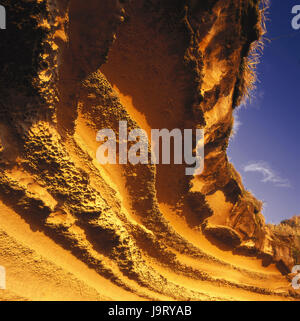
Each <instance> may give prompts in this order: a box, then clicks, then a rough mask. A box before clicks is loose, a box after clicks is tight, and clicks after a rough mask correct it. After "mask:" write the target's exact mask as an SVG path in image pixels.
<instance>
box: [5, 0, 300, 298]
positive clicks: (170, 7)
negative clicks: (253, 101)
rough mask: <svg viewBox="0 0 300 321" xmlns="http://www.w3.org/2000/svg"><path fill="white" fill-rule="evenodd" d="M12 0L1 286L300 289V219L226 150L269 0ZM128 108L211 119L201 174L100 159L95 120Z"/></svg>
mask: <svg viewBox="0 0 300 321" xmlns="http://www.w3.org/2000/svg"><path fill="white" fill-rule="evenodd" d="M2 4H3V5H4V6H5V7H6V9H7V14H8V16H9V17H10V19H9V21H8V24H7V30H6V31H5V32H1V37H2V38H1V43H0V47H1V48H0V49H1V51H0V52H1V54H0V60H1V61H0V68H1V73H0V74H1V76H0V91H1V104H0V265H2V266H4V267H6V270H7V290H5V291H0V299H1V300H41V299H43V300H44V299H46V300H295V299H297V298H299V294H297V292H296V291H294V290H293V289H292V287H291V282H290V281H291V275H289V273H290V270H291V268H292V267H293V265H295V264H296V263H297V262H298V260H299V245H300V244H299V229H298V228H299V224H298V223H297V222H298V221H297V220H296V219H295V220H296V221H297V222H296V221H295V222H296V223H297V224H296V223H295V224H296V225H297V227H295V226H294V225H295V224H294V225H293V224H292V223H293V222H294V221H293V220H292V221H289V222H290V223H291V224H289V223H286V222H285V223H283V225H280V226H279V227H276V226H275V227H274V226H271V225H270V226H269V225H266V224H265V222H264V218H263V216H262V214H261V207H262V204H261V202H260V201H258V200H256V199H255V198H254V197H253V196H252V195H251V194H250V193H249V192H248V191H246V190H245V188H244V187H243V184H242V179H241V177H240V175H239V174H238V173H237V172H236V171H235V169H234V168H233V166H232V165H231V164H230V162H229V161H228V158H227V155H226V148H227V145H228V142H229V138H230V135H231V133H232V128H233V123H234V119H233V110H234V108H237V107H238V105H239V104H240V103H241V101H242V100H243V99H244V98H245V96H247V95H248V92H249V90H251V87H252V86H253V81H254V78H255V75H254V72H253V71H252V70H251V61H252V60H251V59H253V58H251V53H252V54H253V51H254V50H255V48H256V47H257V46H259V44H260V43H259V42H258V41H259V40H260V37H261V36H262V34H263V32H264V28H263V9H262V8H263V6H261V7H260V6H259V1H258V0H251V1H250V0H247V1H245V0H231V1H223V0H210V1H208V0H206V1H192V0H191V1H183V0H165V1H159V0H132V1H118V0H101V1H99V0H85V1H82V0H31V1H30V0H26V1H25V0H16V1H14V2H12V1H9V0H3V1H2ZM261 5H263V4H261ZM260 8H261V9H260ZM120 120H126V121H127V122H128V128H129V129H133V128H142V129H144V130H145V131H146V132H147V133H149V132H150V130H151V129H152V128H154V129H162V128H167V129H169V130H171V129H173V128H180V129H184V128H192V129H196V128H204V129H205V169H204V172H203V174H202V175H200V176H196V177H191V176H186V175H185V167H186V165H156V166H155V165H151V164H149V165H136V166H133V165H131V164H127V165H100V164H99V163H98V162H97V160H96V151H97V148H98V147H99V143H98V142H97V141H96V134H97V131H98V130H99V129H102V128H111V129H113V130H115V131H116V132H117V131H118V124H119V121H120ZM286 226H289V228H288V229H289V231H285V228H284V227H286Z"/></svg>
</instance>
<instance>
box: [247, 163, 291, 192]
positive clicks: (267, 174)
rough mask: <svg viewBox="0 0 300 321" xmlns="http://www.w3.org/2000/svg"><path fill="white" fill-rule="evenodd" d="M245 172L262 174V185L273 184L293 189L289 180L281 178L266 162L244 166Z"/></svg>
mask: <svg viewBox="0 0 300 321" xmlns="http://www.w3.org/2000/svg"><path fill="white" fill-rule="evenodd" d="M243 169H244V171H245V172H258V173H261V174H262V179H261V182H262V183H272V184H274V185H275V186H277V187H286V188H289V187H291V183H290V181H289V180H288V179H286V178H282V177H280V176H279V175H278V174H277V173H276V172H275V171H274V170H273V169H272V168H271V167H270V166H269V165H268V164H267V163H266V162H262V161H260V162H251V163H249V164H248V165H246V166H244V168H243Z"/></svg>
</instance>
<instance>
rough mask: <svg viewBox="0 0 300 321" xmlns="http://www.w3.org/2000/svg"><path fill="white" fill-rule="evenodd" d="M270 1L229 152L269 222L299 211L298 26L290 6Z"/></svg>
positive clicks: (289, 1)
mask: <svg viewBox="0 0 300 321" xmlns="http://www.w3.org/2000/svg"><path fill="white" fill-rule="evenodd" d="M294 5H300V0H272V1H271V8H270V9H269V14H268V18H269V21H268V23H267V27H268V33H267V34H266V37H267V38H268V39H270V40H271V42H270V43H269V42H266V46H265V50H264V54H263V57H262V58H261V63H260V65H259V66H258V78H259V82H258V83H257V90H256V93H255V97H254V99H253V100H252V102H251V103H247V104H246V106H242V107H239V110H238V111H237V117H238V122H237V125H238V126H237V127H238V128H237V133H236V135H235V136H234V138H233V139H232V141H231V143H230V146H229V150H228V154H229V157H230V159H231V161H232V162H233V164H234V165H235V167H236V168H237V170H238V171H239V172H240V173H241V175H242V177H243V182H244V184H245V187H246V188H247V189H248V190H250V191H251V192H252V193H253V194H254V195H255V196H256V197H257V198H259V199H261V200H262V201H264V202H265V205H264V210H263V214H264V216H265V218H266V221H267V222H268V223H278V222H280V221H281V220H283V219H286V218H289V217H292V216H293V215H300V142H299V139H300V30H293V29H292V25H291V20H292V18H293V17H294V16H293V15H292V7H293V6H294Z"/></svg>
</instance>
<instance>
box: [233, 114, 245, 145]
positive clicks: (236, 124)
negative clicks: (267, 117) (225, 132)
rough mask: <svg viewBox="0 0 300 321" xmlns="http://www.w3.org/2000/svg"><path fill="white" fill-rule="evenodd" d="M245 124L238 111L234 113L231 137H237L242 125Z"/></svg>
mask: <svg viewBox="0 0 300 321" xmlns="http://www.w3.org/2000/svg"><path fill="white" fill-rule="evenodd" d="M242 125H243V123H242V122H241V121H240V118H239V115H238V112H237V111H236V112H235V113H234V122H233V128H232V133H231V136H230V139H231V140H233V139H234V138H235V136H236V135H237V133H238V131H239V129H240V128H241V126H242Z"/></svg>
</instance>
